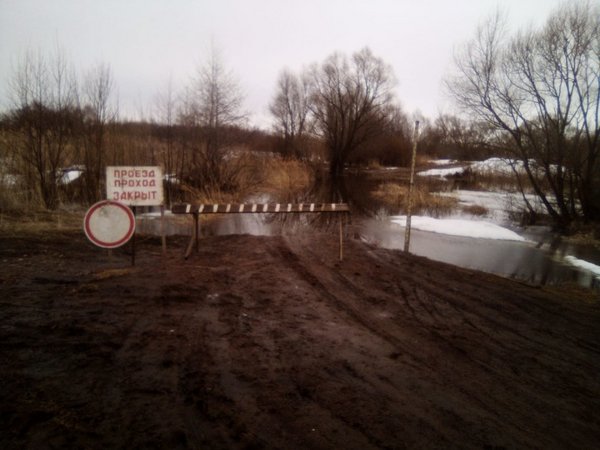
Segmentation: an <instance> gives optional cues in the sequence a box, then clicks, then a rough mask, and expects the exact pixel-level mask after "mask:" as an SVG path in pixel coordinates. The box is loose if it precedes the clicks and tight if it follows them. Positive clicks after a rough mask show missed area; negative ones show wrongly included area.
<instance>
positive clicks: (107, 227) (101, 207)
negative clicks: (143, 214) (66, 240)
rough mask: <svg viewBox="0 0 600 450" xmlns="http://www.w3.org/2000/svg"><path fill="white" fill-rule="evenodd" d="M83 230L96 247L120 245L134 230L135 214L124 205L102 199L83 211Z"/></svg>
mask: <svg viewBox="0 0 600 450" xmlns="http://www.w3.org/2000/svg"><path fill="white" fill-rule="evenodd" d="M83 230H84V231H85V235H86V236H87V237H88V239H89V240H90V241H92V242H93V243H94V244H96V245H97V246H98V247H103V248H116V247H120V246H121V245H123V244H125V243H126V242H127V241H128V240H129V239H130V238H131V236H133V233H134V232H135V216H134V215H133V212H132V211H131V210H130V209H129V208H128V207H127V206H126V205H124V204H122V203H119V202H115V201H112V200H103V201H100V202H98V203H95V204H94V205H92V206H91V208H90V209H88V211H87V213H85V217H84V219H83Z"/></svg>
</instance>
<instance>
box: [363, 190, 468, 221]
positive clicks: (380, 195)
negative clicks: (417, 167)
mask: <svg viewBox="0 0 600 450" xmlns="http://www.w3.org/2000/svg"><path fill="white" fill-rule="evenodd" d="M372 195H373V197H374V198H375V199H377V200H378V201H379V202H381V203H382V204H383V205H385V207H386V209H388V211H390V212H391V213H392V214H397V213H404V214H405V213H406V208H407V201H408V186H403V185H400V184H397V183H382V184H380V185H379V186H378V188H377V189H376V190H375V191H373V192H372ZM412 200H413V206H412V212H413V214H417V215H418V214H427V215H429V216H431V217H442V216H446V215H448V214H450V213H452V212H453V211H454V210H456V208H457V207H458V200H457V199H455V198H453V197H443V196H439V195H434V194H432V193H430V192H429V189H427V186H416V187H415V189H414V190H413V197H412Z"/></svg>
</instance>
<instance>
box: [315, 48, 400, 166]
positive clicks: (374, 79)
mask: <svg viewBox="0 0 600 450" xmlns="http://www.w3.org/2000/svg"><path fill="white" fill-rule="evenodd" d="M311 82H312V85H311V93H312V95H311V102H310V107H311V112H312V114H313V116H314V119H315V125H316V129H317V131H318V132H319V134H320V135H321V136H322V138H323V140H324V141H325V143H326V146H327V148H328V150H329V158H330V172H331V174H332V175H340V174H341V173H342V171H343V168H344V163H345V162H346V160H347V158H348V156H349V155H350V154H351V153H352V152H354V151H355V150H356V149H357V148H359V147H360V146H361V145H362V144H364V143H365V142H367V141H368V140H369V139H371V138H373V137H374V136H376V135H378V134H380V133H381V132H382V130H383V129H384V128H385V123H386V121H387V120H388V119H389V115H388V112H389V106H390V105H391V103H392V100H393V94H392V88H393V86H394V77H393V73H392V69H391V68H390V67H389V66H388V65H387V64H385V63H384V62H383V60H381V59H380V58H377V57H376V56H374V55H373V53H372V52H371V50H369V49H368V48H364V49H362V50H360V51H359V52H357V53H355V54H354V55H352V58H351V59H350V60H348V58H346V57H345V56H344V55H341V54H339V53H335V54H333V55H331V56H330V57H328V58H327V59H326V60H325V62H323V64H321V65H320V66H315V67H313V69H312V71H311Z"/></svg>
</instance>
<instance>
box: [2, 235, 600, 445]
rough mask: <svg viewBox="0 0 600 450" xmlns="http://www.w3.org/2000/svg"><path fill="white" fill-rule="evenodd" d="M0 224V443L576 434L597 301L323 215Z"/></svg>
mask: <svg viewBox="0 0 600 450" xmlns="http://www.w3.org/2000/svg"><path fill="white" fill-rule="evenodd" d="M56 228H57V227H52V229H48V230H44V229H43V227H40V229H38V230H35V231H34V230H31V229H30V230H28V231H23V230H22V229H20V230H19V229H13V230H12V231H11V232H10V233H9V232H5V231H6V230H5V231H3V232H2V233H1V234H0V260H1V261H2V265H3V271H2V274H0V298H1V299H2V300H1V302H2V308H1V309H0V311H1V312H0V314H1V320H0V323H1V324H2V327H1V328H0V342H1V344H0V346H1V347H0V348H1V356H2V362H3V363H2V365H1V367H0V376H1V379H2V384H1V387H0V399H1V402H0V404H1V411H0V414H1V416H2V419H3V420H2V421H1V425H0V427H1V428H0V443H1V445H2V447H3V448H34V447H35V448H39V447H40V446H46V447H86V448H122V447H156V448H248V447H251V448H332V449H333V448H361V449H365V448H386V447H387V448H397V447H408V448H415V447H438V448H439V447H444V448H482V447H500V448H502V447H505V448H524V447H527V448H541V447H543V448H590V447H592V446H593V445H594V444H595V443H596V442H598V440H600V431H599V430H600V420H599V419H598V417H597V414H596V412H597V411H598V409H599V407H600V400H599V399H600V396H599V395H598V392H600V381H599V380H598V377H597V374H598V373H599V371H600V346H599V344H598V343H599V342H600V331H599V330H600V327H599V325H600V306H599V303H598V298H597V294H594V293H592V292H591V291H588V290H584V289H579V288H577V287H569V288H568V289H566V288H564V287H563V288H539V287H531V286H529V285H526V284H523V283H519V282H515V281H510V280H506V279H503V278H499V277H496V276H493V275H486V274H483V273H480V272H475V271H469V270H465V269H459V268H456V267H453V266H449V265H446V264H442V263H436V262H433V261H431V260H428V259H425V258H420V257H416V256H412V255H406V254H403V253H401V252H398V251H392V250H385V249H379V248H376V247H374V246H370V245H367V244H365V243H362V242H360V241H358V240H354V239H347V241H346V246H345V259H344V261H343V262H341V263H340V262H339V261H338V260H337V239H336V236H335V235H329V234H320V233H312V234H310V235H308V234H299V235H291V236H273V237H264V236H247V235H230V236H215V237H209V238H204V239H202V241H201V246H200V252H199V253H198V254H193V255H192V256H191V258H190V259H189V260H188V261H184V260H183V259H182V253H183V250H184V247H185V244H186V238H181V237H169V239H168V250H167V254H166V255H165V256H163V255H162V254H161V247H160V239H159V238H156V237H152V238H150V237H148V238H146V237H143V236H140V237H138V242H137V246H138V254H137V258H136V266H135V267H133V268H132V267H130V265H129V263H130V258H129V255H128V254H127V247H126V248H125V249H121V250H116V251H114V252H113V254H112V255H111V256H109V255H108V254H107V252H106V251H103V250H99V249H97V248H95V247H93V246H92V245H91V244H90V243H89V242H88V241H87V240H86V239H85V237H84V236H83V233H82V232H81V231H80V230H77V229H71V228H69V227H65V228H63V229H61V228H60V227H58V228H59V229H56Z"/></svg>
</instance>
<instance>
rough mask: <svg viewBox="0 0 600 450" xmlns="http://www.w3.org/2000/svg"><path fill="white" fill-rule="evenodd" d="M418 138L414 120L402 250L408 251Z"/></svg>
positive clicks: (417, 122) (417, 127)
mask: <svg viewBox="0 0 600 450" xmlns="http://www.w3.org/2000/svg"><path fill="white" fill-rule="evenodd" d="M418 138H419V121H418V120H417V121H415V134H414V137H413V148H412V159H411V162H410V181H409V183H408V205H407V207H406V228H405V230H404V251H405V252H408V249H409V246H410V221H411V216H412V194H413V187H414V184H415V164H416V160H417V139H418Z"/></svg>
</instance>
